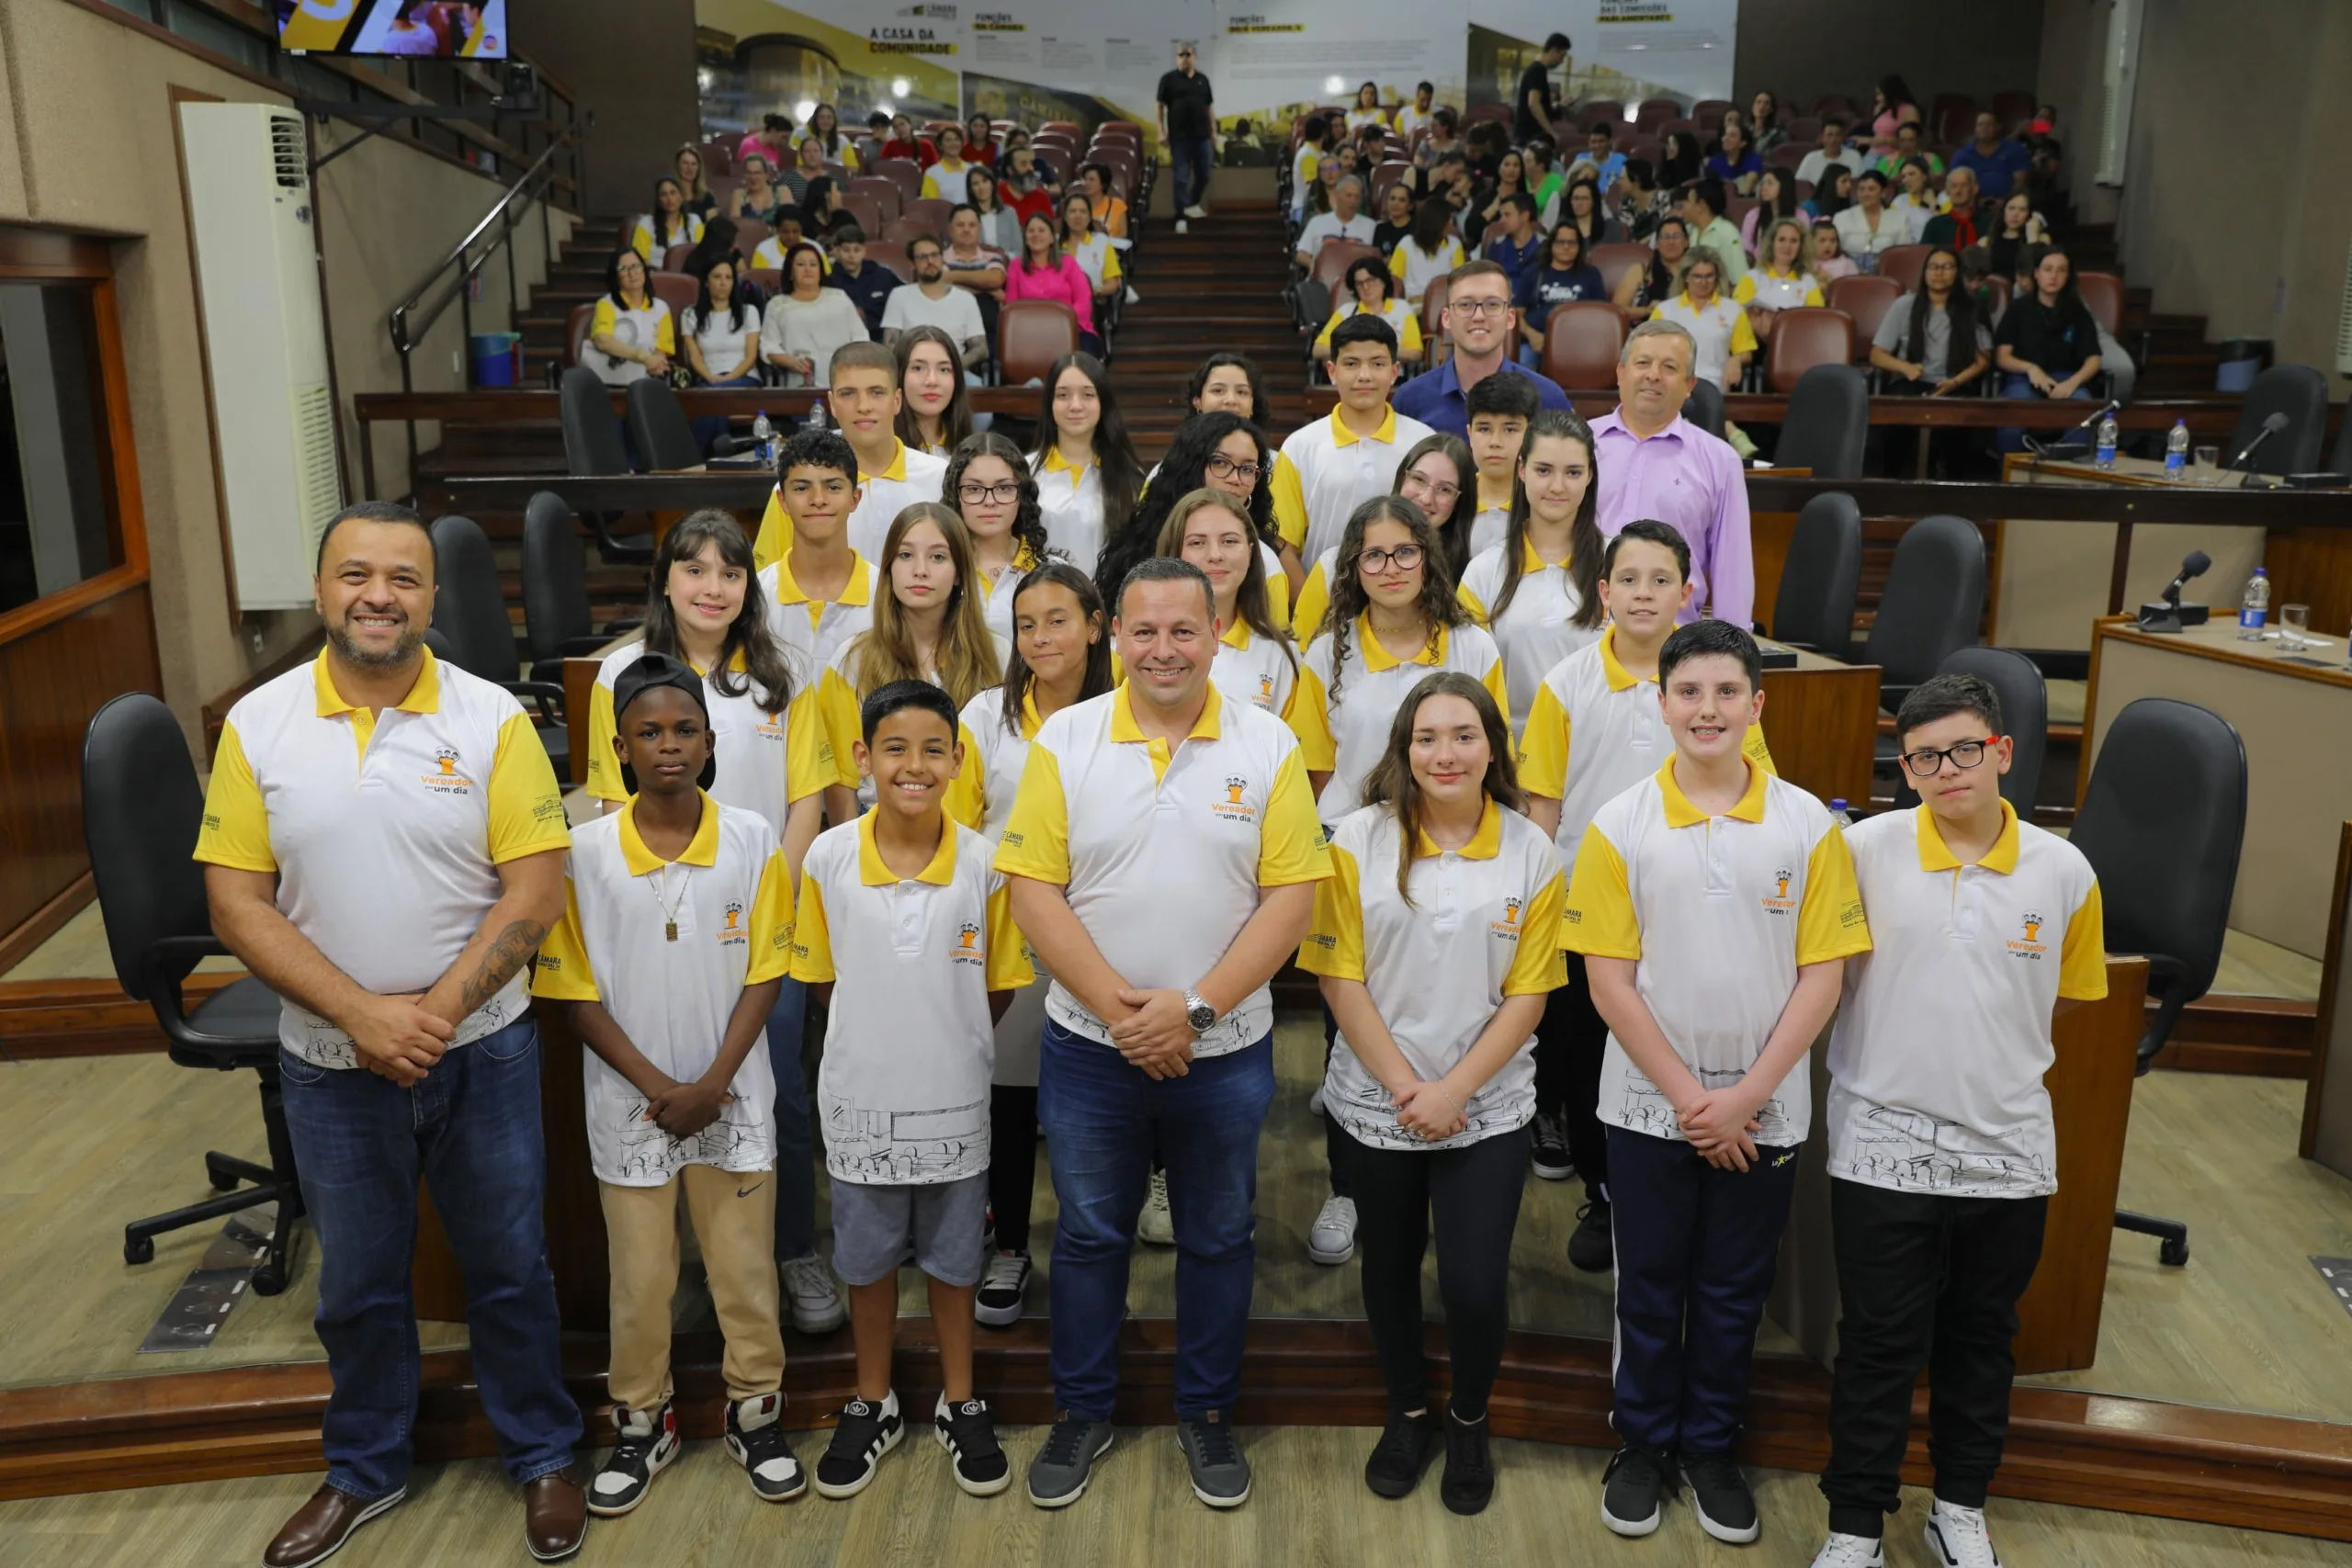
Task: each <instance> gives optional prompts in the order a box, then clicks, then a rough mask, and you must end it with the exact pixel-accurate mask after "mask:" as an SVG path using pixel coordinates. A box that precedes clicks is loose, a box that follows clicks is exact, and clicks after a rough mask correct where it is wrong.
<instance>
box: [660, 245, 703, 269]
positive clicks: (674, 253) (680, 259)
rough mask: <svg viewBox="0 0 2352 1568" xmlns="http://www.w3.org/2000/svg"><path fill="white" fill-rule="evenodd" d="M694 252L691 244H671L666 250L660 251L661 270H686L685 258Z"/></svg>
mask: <svg viewBox="0 0 2352 1568" xmlns="http://www.w3.org/2000/svg"><path fill="white" fill-rule="evenodd" d="M693 254H695V248H694V247H693V246H692V245H672V246H671V247H670V248H669V249H668V250H666V251H663V252H662V266H661V270H662V271H663V272H684V271H685V270H686V261H687V258H688V257H690V256H692V255H693Z"/></svg>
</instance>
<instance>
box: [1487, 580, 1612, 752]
mask: <svg viewBox="0 0 2352 1568" xmlns="http://www.w3.org/2000/svg"><path fill="white" fill-rule="evenodd" d="M1503 548H1504V547H1503V546H1501V545H1497V546H1496V547H1494V548H1492V549H1490V550H1487V551H1486V552H1484V553H1483V554H1481V555H1477V556H1475V557H1473V558H1471V561H1470V564H1469V565H1468V566H1465V567H1464V568H1463V569H1462V585H1461V586H1460V587H1459V588H1457V589H1455V590H1454V593H1455V596H1456V597H1457V598H1459V599H1460V600H1461V601H1462V603H1463V605H1464V607H1465V608H1466V609H1468V610H1469V612H1470V613H1471V614H1472V615H1476V616H1477V617H1478V624H1479V625H1480V626H1484V627H1486V628H1487V631H1488V632H1490V633H1492V634H1493V636H1494V639H1495V646H1496V647H1498V648H1499V649H1502V654H1503V683H1504V685H1505V686H1506V687H1507V688H1508V689H1509V691H1510V705H1509V706H1508V707H1507V708H1505V710H1504V711H1505V713H1506V714H1507V715H1508V716H1510V732H1511V734H1512V735H1513V736H1514V737H1515V736H1518V735H1520V734H1521V733H1522V732H1523V731H1524V730H1525V729H1526V728H1527V715H1528V711H1529V710H1530V709H1531V708H1532V707H1533V706H1534V705H1535V689H1536V688H1537V687H1538V686H1541V685H1542V684H1543V683H1544V676H1545V675H1547V674H1549V673H1550V672H1551V671H1552V667H1553V666H1554V665H1555V664H1557V663H1559V662H1560V660H1563V659H1566V657H1567V656H1568V655H1569V654H1571V653H1574V652H1575V651H1576V650H1577V649H1580V648H1589V647H1590V646H1591V645H1592V644H1594V643H1596V642H1598V641H1600V623H1599V622H1598V620H1596V621H1595V623H1594V624H1593V625H1591V626H1578V625H1577V611H1579V610H1581V609H1583V608H1584V596H1583V595H1582V594H1580V593H1578V592H1577V585H1576V581H1575V580H1574V579H1573V578H1571V577H1570V576H1569V575H1568V563H1567V562H1566V561H1565V560H1564V561H1562V562H1560V563H1559V564H1558V565H1557V566H1548V565H1546V564H1544V558H1543V557H1542V556H1540V555H1538V554H1537V553H1536V551H1535V547H1534V545H1533V544H1532V543H1523V544H1522V545H1521V556H1520V569H1519V570H1520V576H1519V587H1518V589H1517V590H1516V591H1514V592H1512V594H1511V598H1510V604H1509V605H1507V606H1506V607H1505V608H1504V610H1503V613H1502V614H1501V615H1499V616H1497V615H1494V614H1493V606H1494V604H1495V602H1496V601H1497V600H1498V599H1499V598H1501V597H1502V591H1503ZM1594 614H1595V615H1596V616H1597V615H1599V614H1600V612H1599V611H1597V610H1596V611H1595V612H1594Z"/></svg>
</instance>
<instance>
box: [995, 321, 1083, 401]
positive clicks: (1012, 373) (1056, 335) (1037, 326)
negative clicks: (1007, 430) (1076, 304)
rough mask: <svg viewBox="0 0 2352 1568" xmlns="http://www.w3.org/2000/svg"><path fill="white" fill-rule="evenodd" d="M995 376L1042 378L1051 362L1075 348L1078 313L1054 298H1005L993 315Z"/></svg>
mask: <svg viewBox="0 0 2352 1568" xmlns="http://www.w3.org/2000/svg"><path fill="white" fill-rule="evenodd" d="M996 341H997V351H996V359H997V367H998V372H999V374H998V379H1000V380H1001V381H1002V382H1003V384H1004V385H1006V386H1008V387H1019V386H1023V385H1025V384H1026V383H1028V382H1030V381H1043V380H1044V379H1045V378H1046V373H1047V372H1049V371H1051V370H1052V369H1053V367H1054V362H1055V361H1056V360H1057V359H1059V358H1060V357H1061V356H1062V355H1065V354H1075V353H1076V352H1077V351H1078V313H1077V312H1076V311H1074V310H1071V309H1070V308H1069V306H1067V305H1065V304H1063V303H1062V302H1061V301H1059V300H1057V299H1008V300H1006V301H1005V302H1004V304H1003V305H1002V306H1001V308H1000V309H999V310H998V311H997V317H996Z"/></svg>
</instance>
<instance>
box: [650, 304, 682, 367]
mask: <svg viewBox="0 0 2352 1568" xmlns="http://www.w3.org/2000/svg"><path fill="white" fill-rule="evenodd" d="M655 303H656V304H660V301H659V300H656V301H655ZM653 346H654V347H656V348H658V349H660V350H661V351H662V353H664V354H675V353H677V352H678V321H677V318H676V317H674V316H673V315H671V314H670V307H669V306H667V305H662V308H661V309H660V310H657V311H655V312H654V316H653Z"/></svg>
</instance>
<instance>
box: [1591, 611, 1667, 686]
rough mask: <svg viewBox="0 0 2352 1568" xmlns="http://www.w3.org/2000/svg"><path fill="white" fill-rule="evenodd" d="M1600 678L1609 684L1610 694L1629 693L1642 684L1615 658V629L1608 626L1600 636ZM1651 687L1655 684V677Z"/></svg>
mask: <svg viewBox="0 0 2352 1568" xmlns="http://www.w3.org/2000/svg"><path fill="white" fill-rule="evenodd" d="M1600 678H1601V679H1602V680H1604V681H1606V682H1609V689H1610V690H1611V691H1612V692H1623V691H1630V690H1632V689H1633V688H1634V687H1635V686H1638V685H1640V684H1641V683H1642V678H1641V677H1640V676H1639V675H1636V674H1634V672H1633V671H1631V670H1628V669H1626V668H1625V666H1624V665H1623V663H1622V662H1620V661H1619V660H1618V658H1617V628H1616V627H1615V626H1608V627H1606V628H1604V629H1603V630H1602V631H1601V634H1600ZM1650 684H1651V685H1656V684H1657V680H1656V678H1655V677H1653V678H1652V679H1651V681H1650Z"/></svg>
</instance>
